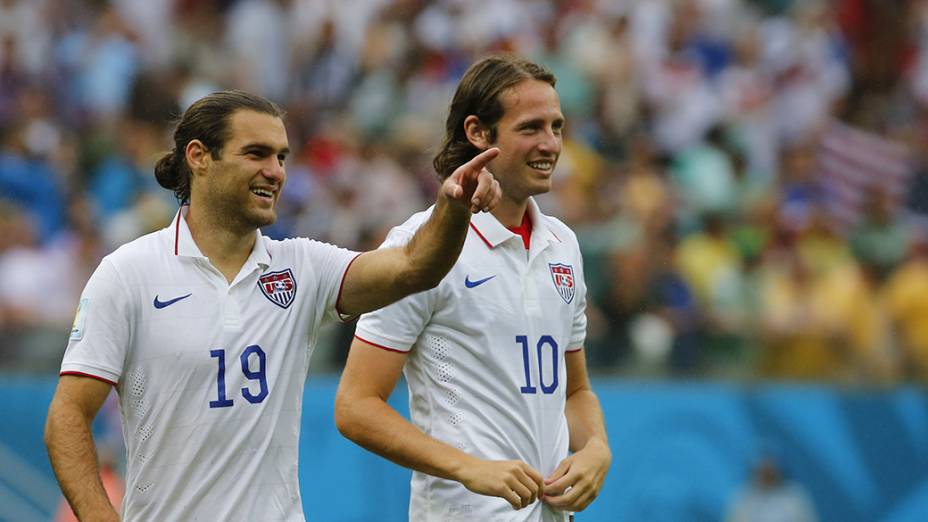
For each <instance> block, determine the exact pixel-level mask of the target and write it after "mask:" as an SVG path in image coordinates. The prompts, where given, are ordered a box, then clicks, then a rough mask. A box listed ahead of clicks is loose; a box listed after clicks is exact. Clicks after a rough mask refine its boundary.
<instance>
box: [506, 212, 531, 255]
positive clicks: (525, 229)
mask: <svg viewBox="0 0 928 522" xmlns="http://www.w3.org/2000/svg"><path fill="white" fill-rule="evenodd" d="M506 228H508V229H509V230H511V231H512V232H515V233H516V234H519V235H520V236H522V244H523V245H525V249H526V250H528V247H529V245H530V244H531V240H532V220H531V219H530V218H529V217H528V212H525V213H524V214H522V224H521V225H519V226H517V227H506Z"/></svg>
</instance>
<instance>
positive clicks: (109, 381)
mask: <svg viewBox="0 0 928 522" xmlns="http://www.w3.org/2000/svg"><path fill="white" fill-rule="evenodd" d="M58 375H76V376H78V377H88V378H90V379H96V380H98V381H102V382H105V383H106V384H109V385H112V386H116V383H115V382H113V381H111V380H109V379H104V378H103V377H100V376H98V375H91V374H89V373H83V372H61V373H59V374H58Z"/></svg>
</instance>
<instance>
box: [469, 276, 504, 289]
mask: <svg viewBox="0 0 928 522" xmlns="http://www.w3.org/2000/svg"><path fill="white" fill-rule="evenodd" d="M494 277H496V276H495V275H491V276H490V277H485V278H483V279H478V280H476V281H471V280H470V276H469V275H468V276H465V277H464V286H466V287H467V288H473V287H475V286H480V285H482V284H483V283H486V282H487V281H489V280H490V279H493V278H494Z"/></svg>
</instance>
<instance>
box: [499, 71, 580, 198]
mask: <svg viewBox="0 0 928 522" xmlns="http://www.w3.org/2000/svg"><path fill="white" fill-rule="evenodd" d="M500 102H501V104H502V107H503V116H502V117H501V118H500V119H499V121H498V122H497V124H496V136H495V138H496V139H495V140H494V141H493V142H492V143H491V144H492V145H493V146H496V147H499V151H500V154H499V156H497V158H496V159H494V160H493V161H492V162H490V164H489V165H488V169H489V170H490V172H492V173H493V174H494V175H495V176H496V178H497V180H499V184H500V188H501V189H502V190H503V198H505V199H508V200H511V201H514V202H516V203H520V204H524V203H525V202H526V201H527V200H528V198H529V196H534V195H536V194H543V193H545V192H548V191H549V190H551V176H552V174H553V173H554V167H555V165H557V160H558V157H559V156H560V154H561V140H562V137H561V131H562V130H563V127H564V115H563V114H561V102H560V99H559V98H558V96H557V91H555V90H554V87H552V86H551V84H549V83H547V82H544V81H539V80H534V79H528V80H523V81H521V82H519V83H517V84H516V85H515V86H513V87H512V88H510V89H506V90H505V91H503V93H502V94H501V95H500Z"/></svg>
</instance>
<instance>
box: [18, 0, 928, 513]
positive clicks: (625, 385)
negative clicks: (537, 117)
mask: <svg viewBox="0 0 928 522" xmlns="http://www.w3.org/2000/svg"><path fill="white" fill-rule="evenodd" d="M491 52H512V53H518V54H521V55H524V56H525V57H527V58H529V59H532V60H535V61H538V62H540V63H542V64H545V65H546V66H548V67H549V68H550V69H551V70H552V71H553V72H554V73H555V74H556V75H557V77H558V84H557V88H558V91H559V93H560V97H561V103H562V109H563V112H564V114H565V115H566V117H567V127H566V132H565V136H564V150H563V154H562V156H561V159H560V162H559V165H558V171H557V173H556V178H555V188H554V191H553V192H552V193H551V194H548V195H545V196H543V197H540V198H538V199H539V203H540V205H541V207H542V208H543V209H544V210H545V211H546V212H548V213H550V214H553V215H555V216H558V217H560V218H561V219H563V220H564V221H565V222H566V223H568V224H569V225H570V226H571V227H572V228H573V229H574V230H575V231H576V232H577V235H578V238H579V241H580V244H581V248H582V250H583V255H584V260H585V266H584V270H585V273H586V278H587V282H588V286H589V295H588V305H589V309H588V313H589V330H588V337H587V345H586V346H587V358H588V364H589V366H590V370H591V372H592V373H593V378H594V386H595V388H596V390H597V392H598V393H599V395H600V398H601V400H602V402H603V407H604V410H605V412H606V417H607V424H608V427H609V431H610V440H611V443H612V446H613V451H614V455H615V459H614V460H615V462H614V466H613V468H614V469H613V470H612V471H611V474H610V476H609V477H608V479H607V482H606V485H605V487H604V489H603V491H602V493H601V495H600V498H599V499H598V500H597V501H596V502H595V503H594V504H593V505H592V506H591V507H590V508H589V509H588V510H587V511H586V512H584V513H582V514H580V515H578V517H577V520H578V521H593V520H602V521H607V520H608V521H613V520H622V521H624V520H634V521H651V520H654V521H711V520H728V521H747V520H764V521H768V520H769V521H774V520H783V521H800V522H801V521H806V520H828V521H830V520H834V521H842V522H843V521H874V520H881V521H891V522H904V521H924V520H928V395H926V393H925V387H924V386H925V382H926V381H925V379H926V378H928V148H926V147H925V144H926V142H928V1H926V0H893V1H886V0H801V1H800V0H637V1H636V0H564V1H545V0H493V1H492V2H477V1H467V0H435V1H426V0H225V1H222V0H112V1H109V2H107V1H91V0H0V396H3V397H4V398H5V400H4V401H0V416H2V418H3V419H4V421H5V422H3V423H2V425H0V520H10V521H27V520H52V519H56V520H66V519H67V518H66V517H65V516H64V515H63V514H62V512H59V511H58V510H59V503H60V494H59V493H58V490H57V486H56V484H55V482H54V477H53V475H52V474H51V470H50V467H49V465H48V463H47V457H46V456H45V451H44V446H43V444H42V427H43V424H44V418H45V411H46V409H47V405H48V402H49V400H50V397H51V394H52V391H53V388H54V384H55V382H56V376H57V369H58V365H59V364H60V361H61V356H62V353H63V351H64V347H65V345H66V339H67V335H68V331H69V328H70V324H71V320H72V318H73V314H74V310H75V308H76V304H77V301H78V297H79V295H80V292H81V289H82V288H83V286H84V283H85V282H86V280H87V278H88V277H89V275H90V273H91V272H92V271H93V270H94V268H95V267H96V265H97V263H98V262H99V260H100V259H101V258H102V257H103V256H104V255H106V254H107V253H109V252H111V251H112V250H113V249H115V248H116V247H117V246H118V245H120V244H122V243H124V242H126V241H129V240H132V239H134V238H136V237H138V236H140V235H142V234H145V233H148V232H150V231H154V230H157V229H159V228H161V227H163V226H165V225H167V224H168V223H169V222H170V220H171V218H172V217H173V216H174V213H175V212H176V209H177V204H176V202H175V201H174V199H173V196H172V194H170V193H169V192H168V191H166V190H163V189H161V188H160V187H159V186H158V185H157V183H156V182H155V180H154V176H153V174H152V169H153V162H154V160H155V158H156V156H157V154H158V153H160V152H163V151H165V150H166V149H167V148H168V147H169V146H170V143H171V141H170V131H171V122H172V119H173V118H175V117H176V116H178V115H179V114H180V113H181V112H182V111H183V110H184V109H185V108H186V107H187V106H188V105H189V104H190V103H192V102H193V101H194V100H196V99H197V98H199V97H201V96H203V95H205V94H208V93H210V92H213V91H216V90H220V89H226V88H242V89H247V90H250V91H253V92H256V93H258V94H261V95H263V96H266V97H268V98H270V99H272V100H274V101H276V102H279V103H280V104H281V105H282V106H283V107H284V108H285V109H286V110H287V112H288V115H287V125H288V130H289V133H290V145H291V148H292V149H293V151H294V152H293V153H292V155H291V157H290V159H289V160H288V165H287V170H288V175H289V178H288V182H287V188H286V190H285V191H284V194H283V196H282V199H281V201H280V212H279V216H280V217H279V220H278V222H277V223H276V224H275V225H274V226H272V227H269V228H267V229H266V230H264V232H265V234H267V235H269V236H272V237H275V238H283V237H291V236H307V237H311V238H315V239H319V240H324V241H329V242H333V243H335V244H338V245H340V246H343V247H348V248H353V249H371V248H375V247H376V246H377V245H378V244H379V243H380V241H381V240H382V238H383V237H384V235H385V233H386V232H387V231H388V230H389V228H390V227H392V226H394V225H396V224H399V223H401V222H402V221H404V220H405V218H406V217H408V215H410V214H412V213H413V212H416V211H419V210H421V209H423V208H425V207H427V206H428V205H429V204H431V202H432V201H433V198H434V194H435V190H436V188H437V186H438V183H437V179H436V177H435V175H434V173H433V171H432V168H431V157H432V155H433V154H434V153H435V151H436V150H437V146H438V144H439V139H440V138H441V135H442V133H443V126H444V118H445V116H446V110H447V105H448V103H449V101H450V99H451V96H452V94H453V91H454V88H455V86H456V84H457V81H458V79H459V78H460V76H461V75H462V74H463V72H464V70H465V69H466V68H467V66H468V65H469V64H470V63H471V62H472V61H473V60H474V59H476V58H478V57H480V56H483V55H485V54H487V53H491ZM353 329H354V327H353V325H346V326H336V327H331V328H329V329H328V330H327V331H326V332H325V335H323V336H322V339H321V342H320V345H319V347H318V348H317V351H316V354H315V355H314V358H313V368H312V370H311V377H310V381H309V384H308V386H307V391H306V398H305V400H304V410H305V411H304V422H303V439H302V453H303V456H302V461H301V464H302V465H301V472H300V473H301V481H302V488H303V499H304V506H305V508H306V512H307V516H308V518H309V519H310V520H334V521H342V520H344V521H362V520H365V521H366V520H378V521H388V520H396V521H400V520H405V519H406V505H407V504H406V501H407V495H408V484H407V483H408V477H409V474H408V472H406V471H404V470H402V469H400V468H398V467H396V466H394V465H392V464H390V463H388V462H386V461H383V460H381V459H378V458H376V457H373V456H371V455H369V454H367V453H365V452H364V451H363V450H360V449H358V448H356V447H354V446H352V445H351V444H350V443H347V442H346V441H344V440H342V439H341V438H340V436H339V435H338V434H337V432H336V431H335V429H334V425H333V422H332V406H331V402H332V397H333V395H334V387H335V385H336V383H337V375H338V371H339V370H340V368H341V365H342V363H343V361H344V358H345V355H346V350H347V346H348V343H349V341H350V339H351V335H352V333H353ZM403 388H404V386H400V388H398V390H397V393H396V395H395V396H394V402H395V403H396V405H397V406H398V407H400V408H405V397H406V395H405V390H404V389H403ZM111 399H112V398H111ZM96 431H97V435H98V444H99V446H100V447H101V448H103V449H102V451H101V458H102V459H103V460H104V461H105V463H106V467H107V469H109V470H111V471H112V477H111V478H112V482H113V485H114V486H113V487H114V488H118V487H120V486H119V481H120V480H119V475H120V472H121V470H122V469H124V465H125V463H124V456H123V448H122V434H121V428H120V425H119V412H118V405H117V404H116V403H115V402H113V401H110V402H109V403H108V404H107V406H106V407H105V408H104V411H103V413H102V414H101V415H100V417H99V418H98V423H97V426H96Z"/></svg>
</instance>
